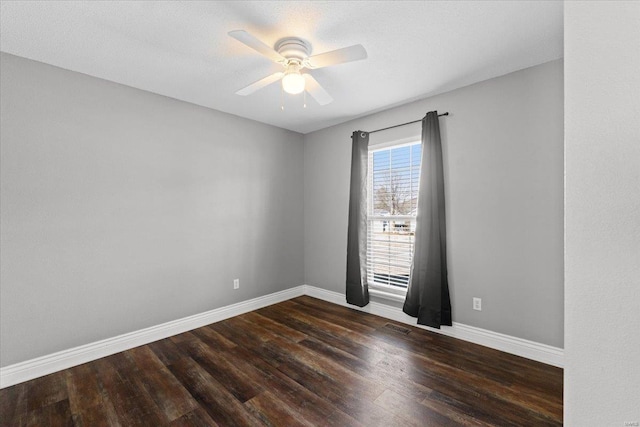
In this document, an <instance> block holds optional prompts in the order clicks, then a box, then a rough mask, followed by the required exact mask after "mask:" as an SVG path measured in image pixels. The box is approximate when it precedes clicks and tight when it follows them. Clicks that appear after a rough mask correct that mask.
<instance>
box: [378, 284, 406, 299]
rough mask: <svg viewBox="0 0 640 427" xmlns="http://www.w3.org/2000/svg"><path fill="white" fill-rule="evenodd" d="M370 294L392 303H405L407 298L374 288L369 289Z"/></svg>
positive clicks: (403, 295)
mask: <svg viewBox="0 0 640 427" xmlns="http://www.w3.org/2000/svg"><path fill="white" fill-rule="evenodd" d="M369 294H370V295H373V296H374V297H378V298H384V299H388V300H391V301H398V302H404V300H405V299H406V298H407V295H406V294H394V293H391V292H387V291H383V290H381V289H377V288H372V287H369Z"/></svg>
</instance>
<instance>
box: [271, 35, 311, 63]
mask: <svg viewBox="0 0 640 427" xmlns="http://www.w3.org/2000/svg"><path fill="white" fill-rule="evenodd" d="M274 48H275V50H276V52H278V53H279V54H280V55H282V56H284V57H285V58H286V59H287V60H289V61H290V60H298V62H300V63H302V62H303V61H304V60H305V59H306V58H307V57H308V56H309V54H310V53H311V44H310V43H309V42H307V41H306V40H303V39H301V38H298V37H285V38H283V39H280V40H278V41H277V42H276V44H275V46H274Z"/></svg>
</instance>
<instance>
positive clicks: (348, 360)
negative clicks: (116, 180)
mask: <svg viewBox="0 0 640 427" xmlns="http://www.w3.org/2000/svg"><path fill="white" fill-rule="evenodd" d="M0 405H1V406H0V409H1V412H0V416H1V417H2V422H1V423H2V425H3V426H19V425H37V426H49V425H51V426H56V425H69V426H71V425H76V426H102V425H121V426H135V425H148V426H161V425H171V426H216V425H219V426H242V425H270V426H296V425H304V426H322V425H336V426H352V425H353V426H421V427H425V426H440V425H473V426H476V425H498V426H547V425H561V424H562V370H561V369H558V368H554V367H551V366H547V365H544V364H541V363H537V362H532V361H529V360H527V359H523V358H520V357H516V356H512V355H508V354H505V353H501V352H499V351H495V350H491V349H488V348H486V347H481V346H477V345H474V344H471V343H467V342H464V341H459V340H456V339H453V338H449V337H446V336H442V335H439V334H435V333H431V332H428V331H425V330H422V329H418V328H413V327H407V326H406V325H402V324H398V323H394V322H392V321H389V320H386V319H383V318H381V317H376V316H372V315H369V314H365V313H361V312H358V311H354V310H349V309H347V308H344V307H340V306H337V305H333V304H329V303H326V302H323V301H320V300H317V299H314V298H310V297H300V298H296V299H293V300H290V301H286V302H283V303H280V304H276V305H272V306H270V307H267V308H263V309H261V310H258V311H255V312H252V313H248V314H244V315H242V316H238V317H234V318H231V319H228V320H225V321H222V322H219V323H215V324H212V325H209V326H206V327H203V328H200V329H196V330H193V331H190V332H187V333H184V334H180V335H177V336H174V337H172V338H169V339H165V340H162V341H157V342H155V343H152V344H149V345H145V346H142V347H137V348H134V349H132V350H128V351H125V352H122V353H118V354H115V355H113V356H109V357H106V358H103V359H100V360H96V361H94V362H90V363H87V364H84V365H81V366H77V367H74V368H71V369H67V370H66V371H62V372H57V373H55V374H52V375H48V376H46V377H42V378H39V379H35V380H33V381H29V382H26V383H22V384H18V385H16V386H13V387H9V388H6V389H3V390H1V391H0Z"/></svg>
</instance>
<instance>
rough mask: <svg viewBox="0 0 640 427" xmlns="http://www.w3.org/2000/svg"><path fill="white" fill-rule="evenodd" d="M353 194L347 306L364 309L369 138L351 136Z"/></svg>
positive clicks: (366, 294)
mask: <svg viewBox="0 0 640 427" xmlns="http://www.w3.org/2000/svg"><path fill="white" fill-rule="evenodd" d="M351 140H352V146H351V147H352V148H351V192H350V196H349V231H348V237H347V302H348V303H349V304H353V305H357V306H358V307H364V306H365V305H367V304H369V288H368V286H367V172H368V171H367V169H368V167H369V134H368V133H366V132H362V131H356V132H354V133H353V135H351Z"/></svg>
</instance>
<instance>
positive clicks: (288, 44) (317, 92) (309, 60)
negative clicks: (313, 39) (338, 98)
mask: <svg viewBox="0 0 640 427" xmlns="http://www.w3.org/2000/svg"><path fill="white" fill-rule="evenodd" d="M229 35H230V36H231V37H233V38H234V39H236V40H238V41H239V42H241V43H243V44H245V45H246V46H249V47H250V48H252V49H253V50H255V51H257V52H258V53H260V54H262V55H264V56H266V57H267V58H269V59H271V60H272V61H274V62H276V63H279V64H281V65H282V66H283V67H284V68H285V71H284V72H279V73H274V74H272V75H270V76H267V77H265V78H263V79H260V80H258V81H257V82H254V83H252V84H250V85H249V86H247V87H244V88H242V89H240V90H239V91H237V92H236V94H238V95H242V96H247V95H250V94H252V93H254V92H255V91H257V90H259V89H262V88H264V87H266V86H268V85H270V84H272V83H275V82H276V81H278V80H281V81H282V89H283V90H284V91H285V92H287V93H289V94H292V95H296V94H299V93H302V92H304V91H305V90H306V91H307V92H309V95H311V96H312V97H313V98H314V99H315V100H316V102H318V104H320V105H326V104H329V103H330V102H332V101H333V98H332V97H331V95H329V93H327V91H326V90H324V88H323V87H322V86H320V84H319V83H318V81H317V80H316V79H315V78H314V77H313V76H312V75H311V74H310V73H309V72H305V73H302V72H301V71H302V70H303V69H305V68H306V69H309V70H314V69H317V68H323V67H329V66H332V65H338V64H343V63H345V62H352V61H359V60H361V59H366V58H367V51H366V50H365V49H364V47H362V45H359V44H358V45H353V46H349V47H345V48H342V49H338V50H333V51H330V52H325V53H321V54H319V55H314V56H309V54H310V53H311V45H310V44H309V43H308V42H306V41H305V40H303V39H301V38H298V37H286V38H283V39H280V40H279V41H278V42H277V43H276V44H275V47H274V48H273V49H272V48H271V47H269V46H268V45H267V44H265V43H263V42H261V41H260V40H259V39H257V38H256V37H254V36H252V35H251V34H249V33H247V32H246V31H243V30H235V31H231V32H229Z"/></svg>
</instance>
